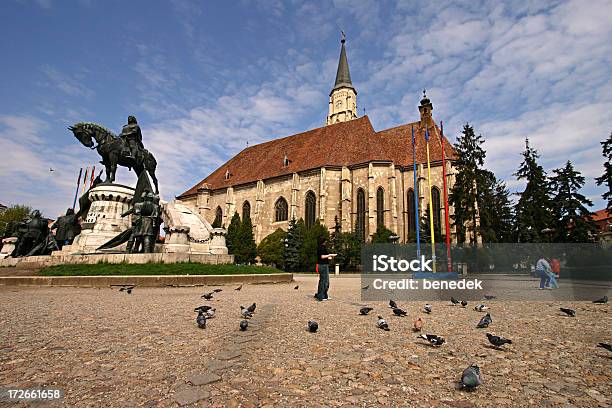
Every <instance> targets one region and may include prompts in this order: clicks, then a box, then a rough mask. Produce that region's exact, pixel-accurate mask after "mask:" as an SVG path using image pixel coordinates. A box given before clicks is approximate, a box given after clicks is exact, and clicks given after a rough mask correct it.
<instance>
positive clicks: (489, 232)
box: [478, 170, 513, 242]
mask: <svg viewBox="0 0 612 408" xmlns="http://www.w3.org/2000/svg"><path fill="white" fill-rule="evenodd" d="M482 186H483V188H482V189H481V190H480V191H479V193H480V199H479V200H478V202H479V206H478V212H479V214H480V227H479V231H480V235H481V236H482V240H483V242H513V239H512V232H513V231H512V227H513V224H512V221H513V214H512V203H511V202H510V192H509V191H508V189H507V188H506V185H505V183H504V182H502V181H499V180H497V178H496V177H495V175H494V174H493V173H492V172H490V171H488V170H484V171H483V183H482Z"/></svg>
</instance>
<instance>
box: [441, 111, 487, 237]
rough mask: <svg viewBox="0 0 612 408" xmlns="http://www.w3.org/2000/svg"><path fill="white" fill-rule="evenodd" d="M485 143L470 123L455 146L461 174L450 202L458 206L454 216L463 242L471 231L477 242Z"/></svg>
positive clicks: (451, 194)
mask: <svg viewBox="0 0 612 408" xmlns="http://www.w3.org/2000/svg"><path fill="white" fill-rule="evenodd" d="M483 143H484V139H483V137H482V135H478V136H476V134H475V133H474V129H473V128H472V126H470V125H469V123H468V124H466V125H465V126H464V127H463V132H462V136H459V138H458V139H457V143H455V146H454V147H455V151H456V153H457V160H456V162H455V163H454V167H455V168H456V169H457V175H456V177H455V184H454V185H453V188H452V189H451V192H450V195H449V203H450V205H452V206H453V207H454V208H455V214H454V215H453V216H452V218H453V222H454V225H455V227H456V230H457V239H458V241H459V242H465V239H466V233H467V234H468V236H469V242H470V243H475V242H476V236H477V234H478V230H477V228H476V224H477V218H478V211H477V204H478V202H477V199H478V197H479V191H480V188H481V187H482V185H483V183H484V180H483V179H484V177H485V176H484V174H483V170H482V166H483V165H484V159H485V156H486V153H485V151H484V149H483V148H482V147H481V145H482V144H483Z"/></svg>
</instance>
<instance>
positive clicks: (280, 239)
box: [257, 228, 287, 268]
mask: <svg viewBox="0 0 612 408" xmlns="http://www.w3.org/2000/svg"><path fill="white" fill-rule="evenodd" d="M285 238H287V233H286V232H285V231H283V230H282V229H281V228H278V229H277V230H276V231H274V232H273V233H271V234H270V235H268V236H267V237H265V238H264V239H262V240H261V242H260V243H259V245H258V246H257V255H258V256H259V259H260V260H261V263H263V264H266V265H273V266H275V267H277V268H282V267H283V263H284V261H285Z"/></svg>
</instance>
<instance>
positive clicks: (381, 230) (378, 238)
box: [372, 224, 395, 244]
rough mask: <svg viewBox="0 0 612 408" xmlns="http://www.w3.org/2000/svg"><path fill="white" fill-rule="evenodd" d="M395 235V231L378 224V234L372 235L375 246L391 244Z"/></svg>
mask: <svg viewBox="0 0 612 408" xmlns="http://www.w3.org/2000/svg"><path fill="white" fill-rule="evenodd" d="M394 235H395V234H394V233H393V231H391V230H390V229H388V228H387V227H385V226H384V225H383V224H378V227H377V228H376V232H375V233H374V235H372V243H373V244H389V243H391V242H392V241H391V237H392V236H394Z"/></svg>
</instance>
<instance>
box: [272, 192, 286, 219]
mask: <svg viewBox="0 0 612 408" xmlns="http://www.w3.org/2000/svg"><path fill="white" fill-rule="evenodd" d="M288 218H289V206H288V205H287V200H285V199H284V198H283V197H280V198H279V199H278V200H276V203H275V204H274V220H275V221H276V222H279V221H287V219H288Z"/></svg>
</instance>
